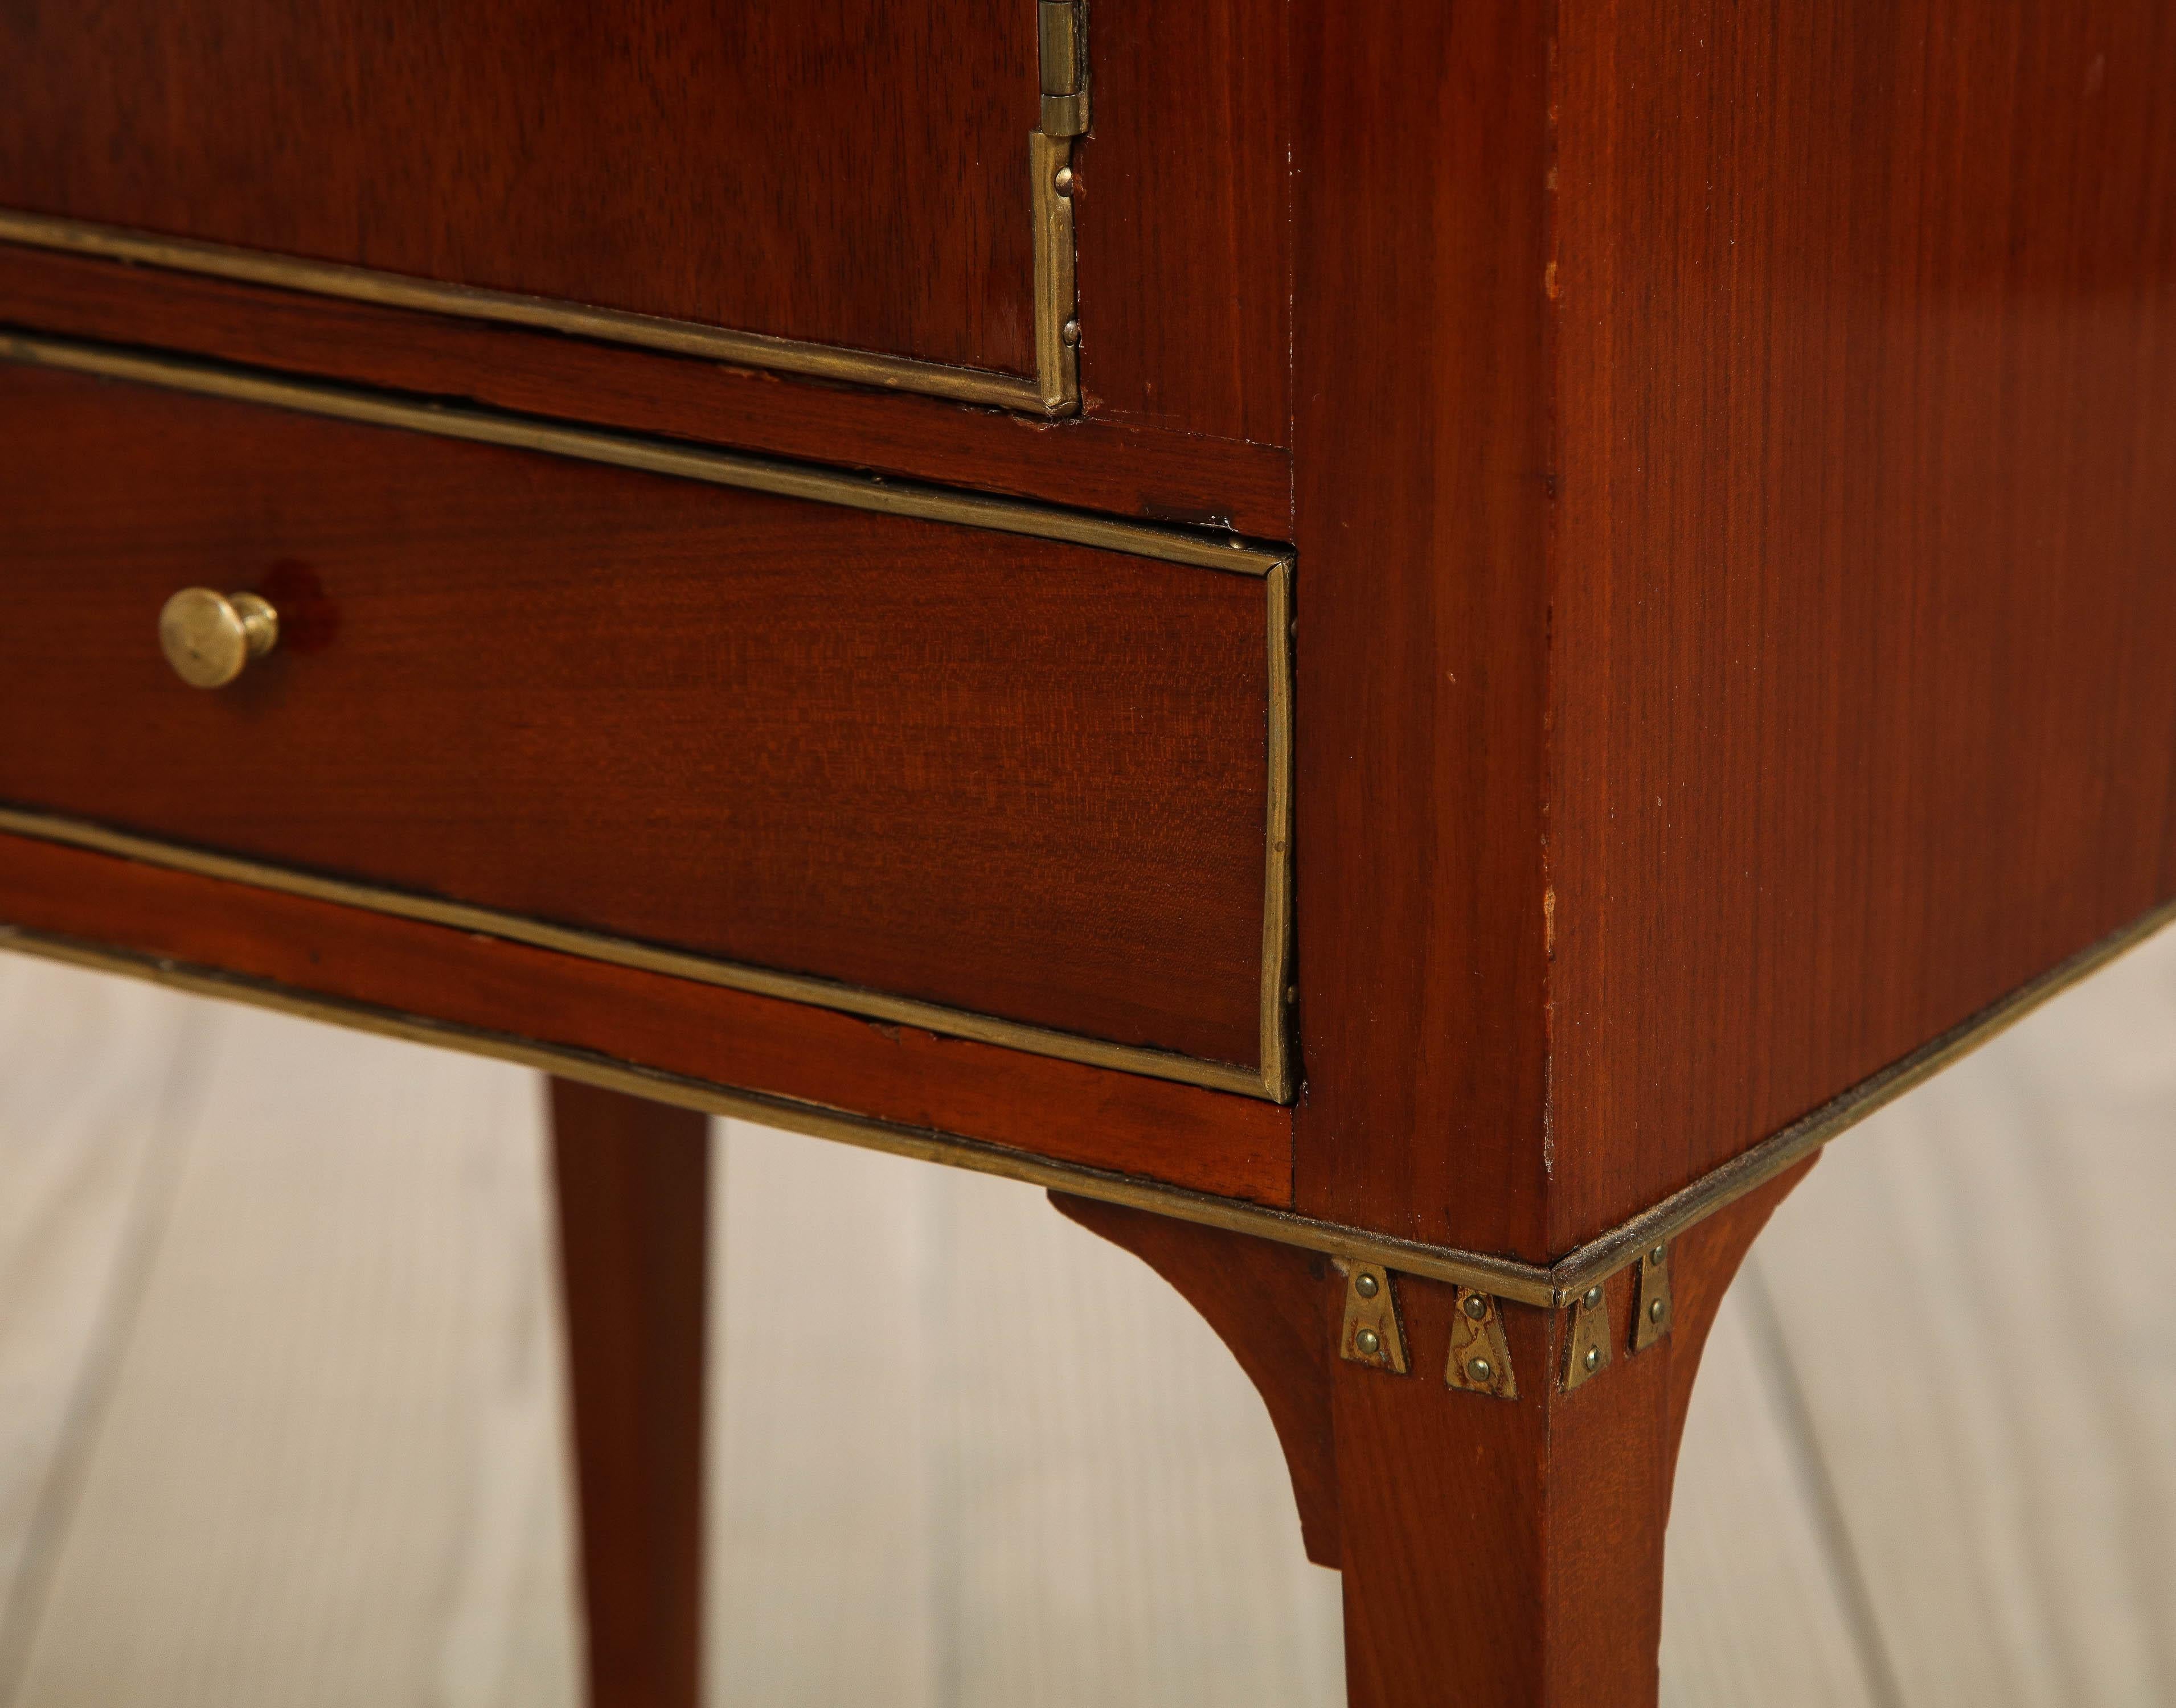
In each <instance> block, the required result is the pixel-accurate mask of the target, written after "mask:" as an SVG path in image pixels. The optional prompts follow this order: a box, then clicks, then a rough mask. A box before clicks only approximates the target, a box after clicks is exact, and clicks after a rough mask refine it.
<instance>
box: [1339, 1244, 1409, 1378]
mask: <svg viewBox="0 0 2176 1708" xmlns="http://www.w3.org/2000/svg"><path fill="white" fill-rule="evenodd" d="M1337 1355H1338V1357H1340V1358H1344V1359H1346V1360H1348V1361H1349V1362H1351V1363H1352V1364H1372V1365H1374V1367H1375V1368H1376V1369H1379V1370H1389V1371H1390V1372H1391V1374H1393V1375H1401V1376H1402V1375H1405V1373H1406V1337H1405V1334H1404V1332H1403V1331H1401V1328H1400V1326H1399V1324H1398V1295H1397V1294H1396V1293H1395V1292H1394V1291H1393V1290H1392V1288H1391V1282H1390V1271H1389V1270H1387V1269H1384V1268H1383V1267H1382V1266H1380V1265H1379V1264H1374V1263H1356V1264H1354V1265H1353V1266H1352V1267H1351V1268H1350V1269H1349V1270H1347V1271H1346V1275H1345V1320H1344V1322H1343V1324H1342V1326H1341V1327H1340V1328H1339V1330H1338V1331H1337Z"/></svg>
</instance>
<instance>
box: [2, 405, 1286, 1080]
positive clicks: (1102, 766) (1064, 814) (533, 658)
mask: <svg viewBox="0 0 2176 1708" xmlns="http://www.w3.org/2000/svg"><path fill="white" fill-rule="evenodd" d="M0 435H4V436H6V437H7V438H8V440H9V441H10V442H12V443H13V444H14V446H15V447H16V449H15V451H14V454H12V455H11V456H9V457H8V458H7V459H6V460H5V462H4V463H0V515H4V516H5V517H6V518H7V520H6V523H5V524H4V531H0V538H4V541H5V545H6V549H7V550H8V552H9V554H10V556H11V558H12V560H13V561H14V562H15V563H16V564H18V565H19V566H20V569H19V572H18V573H19V575H21V576H22V577H24V580H23V582H22V583H21V585H22V587H23V588H24V591H25V593H30V592H31V590H32V589H35V594H34V596H35V599H37V601H38V604H39V605H40V606H41V611H42V613H43V615H42V618H41V626H39V627H37V628H35V629H34V630H25V631H23V632H21V633H20V638H19V641H18V642H16V643H13V644H9V643H4V642H0V673H4V674H5V675H6V676H7V677H8V680H10V682H11V684H12V691H11V692H10V693H9V694H8V697H7V698H6V700H5V701H4V702H0V799H4V800H8V801H10V802H11V803H13V804H15V805H33V806H39V807H45V808H50V809H53V810H57V811H62V812H65V813H69V814H73V815H76V816H81V817H85V818H90V819H95V820H99V821H104V822H108V823H113V824H119V825H124V826H128V827H133V828H136V829H140V830H145V831H150V832H155V833H158V834H160V835H164V836H168V837H172V838H177V839H179V840H182V841H184V842H189V843H198V844H201V845H204V846H208V847H213V848H218V849H224V850H227V851H231V852H236V853H242V854H250V855H253V856H257V857H260V858H264V859H270V860H274V861H277V862H280V863H282V864H286V865H298V866H303V867H308V868H313V869H316V870H326V871H333V872H339V873H344V874H351V875H354V876H361V877H365V878H368V879H371V880H373V881H378V882H381V883H386V884H389V885H392V886H394V887H399V888H403V889H408V890H413V891H419V892H425V893H428V894H433V895H438V896H444V897H451V898H453V899H455V900H460V901H465V902H472V903H479V904H481V905H484V906H488V907H493V908H500V909H503V910H505V911H508V912H511V913H515V914H523V915H525V916H529V917H532V918H538V919H551V920H556V921H559V922H563V923H567V924H580V925H585V926H589V927H592V928H595V929H598V930H606V931H609V932H612V933H616V934H617V935H623V936H627V937H631V938H635V939H639V940H642V941H649V942H659V943H667V944H672V945H675V946H683V947H688V948H693V949H698V950H701V951H703V952H709V953H715V954H716V955H719V956H721V957H725V958H727V959H732V960H737V961H742V962H750V963H753V964H756V965H759V966H765V967H773V968H786V969H791V970H794V971H799V972H807V973H816V974H819V975H820V976H823V977H825V978H829V979H836V980H840V981H842V982H844V983H846V984H857V985H863V986H868V987H873V988H875V989H879V990H887V991H891V992H896V993H898V994H900V995H910V996H915V997H919V998H923V999H926V1000H931V1001H934V1002H939V1003H944V1004H946V1005H949V1006H953V1007H955V1008H961V1009H966V1010H970V1011H976V1012H981V1013H992V1014H998V1015H1002V1016H1004V1017H1009V1018H1013V1019H1017V1020H1024V1021H1029V1022H1035V1023H1037V1024H1041V1025H1045V1026H1049V1027H1053V1028H1058V1029H1060V1030H1064V1031H1068V1032H1077V1033H1089V1034H1092V1035H1094V1036H1097V1037H1102V1038H1112V1039H1116V1040H1118V1041H1120V1042H1124V1043H1133V1044H1151V1045H1154V1046H1157V1047H1160V1048H1163V1049H1172V1050H1177V1051H1179V1052H1181V1053H1183V1054H1185V1055H1194V1056H1200V1057H1206V1058H1212V1059H1216V1060H1225V1061H1236V1062H1243V1063H1248V1064H1251V1063H1254V1062H1256V1061H1258V1060H1259V1049H1260V1043H1259V1038H1260V1021H1259V1013H1260V1000H1261V999H1260V991H1261V970H1260V969H1261V954H1262V949H1261V939H1262V891H1263V866H1264V862H1265V827H1266V823H1267V810H1268V809H1267V800H1266V787H1267V784H1266V775H1267V763H1266V754H1265V706H1266V703H1267V697H1268V676H1269V667H1268V656H1269V655H1268V643H1267V637H1266V631H1265V620H1266V596H1265V592H1264V588H1263V585H1262V583H1261V581H1260V580H1259V578H1258V577H1251V576H1243V575H1233V574H1225V573H1220V572H1216V571H1212V570H1205V569H1199V568H1190V567H1181V566H1174V565H1169V564H1161V563H1155V562H1151V561H1146V560H1140V559H1134V558H1130V557H1127V556H1122V555H1119V554H1117V553H1113V552H1106V551H1096V550H1089V549H1087V548H1085V547H1080V546H1072V545H1059V544H1056V543H1053V542H1048V541H1039V540H1025V539H1023V538H1021V537H1020V536H1017V535H1009V534H996V533H992V532H988V531H985V530H981V529H963V528H958V527H952V526H947V525H944V524H939V523H928V522H921V521H916V520H911V519H906V518H893V517H880V516H876V515H873V514H871V513H869V512H863V511H857V510H851V509H847V508H845V507H840V506H836V505H828V504H817V503H809V502H800V501H795V500H788V499H780V498H773V497H770V496H763V495H759V494H754V493H748V492H737V491H727V490H724V489H721V488H716V487H711V486H706V485H701V484H699V483H694V482H689V481H684V480H668V479H666V478H663V477H661V476H656V475H647V474H633V473H629V472H628V471H625V470H620V469H607V468H604V467H601V466H598V465H596V464H582V463H577V462H571V461H566V460H563V459H559V458H547V457H540V456H536V455H533V454H529V453H520V452H514V451H507V450H502V449H499V448H498V447H488V446H476V445H467V444H461V443H458V442H450V441H446V440H440V439H435V438H432V437H430V436H425V435H422V434H414V433H405V432H396V431H386V430H383V429H378V428H369V427H359V426H352V425H349V424H346V423H342V422H335V421H328V420H318V419H314V418H311V417H307V416H300V415H290V414H287V413H285V412H282V411H279V410H274V409H260V408H254V407H251V406H247V405H242V404H227V403H222V402H216V401H212V400H209V399H200V398H192V397H187V396H182V395H180V394H177V393H166V392H161V391H158V390H156V389H153V388H135V387H119V386H112V385H106V384H101V383H100V382H94V381H90V380H85V379H83V378H80V377H73V376H66V375H56V374H47V373H41V372H39V371H34V370H25V369H20V368H18V369H13V370H8V371H0ZM305 583H307V584H310V585H313V586H314V587H315V588H319V589H321V592H313V593H310V594H307V595H305V594H302V593H301V592H296V594H295V595H294V599H295V604H294V606H293V614H294V615H295V616H296V621H294V622H293V623H291V631H292V632H291V640H290V643H289V645H288V646H287V647H286V648H284V649H283V650H282V651H281V652H280V653H275V654H274V655H273V656H272V657H271V658H269V659H267V660H266V661H265V662H264V664H262V665H261V666H258V667H256V668H255V669H253V670H252V671H251V672H250V673H249V674H248V675H246V676H244V677H243V679H242V680H240V681H239V682H237V683H235V684H234V685H232V686H231V687H228V688H226V689H222V690H220V691H218V692H216V693H203V692H199V691H193V690H191V689H188V688H187V687H184V686H182V685H181V684H180V683H179V682H178V681H177V680H175V679H174V677H173V676H172V675H171V672H170V671H169V670H167V668H166V664H165V663H164V662H163V660H162V659H160V656H159V653H158V650H157V645H156V621H157V615H158V611H159V608H160V605H161V604H163V603H164V601H165V599H166V597H167V595H168V594H171V592H173V591H174V590H175V589H177V588H182V587H187V586H189V585H191V584H210V585H213V586H215V587H220V588H235V587H263V588H265V589H266V590H267V591H268V592H269V593H272V594H274V596H275V601H279V600H285V599H288V598H289V594H288V592H287V591H286V590H285V589H286V588H288V586H289V585H290V584H293V585H294V586H295V587H296V588H301V587H302V586H303V585H304V584H305ZM305 606H307V609H308V610H310V611H311V612H313V614H315V613H319V612H322V613H323V614H324V621H323V622H318V621H315V620H314V615H313V620H312V621H311V623H310V625H309V632H307V634H306V633H305V632H304V627H303V626H302V618H301V616H300V615H299V614H300V612H301V611H302V610H303V609H304V608H305ZM46 625H50V627H47V626H46ZM53 632H58V633H63V634H65V635H67V636H68V637H69V644H68V646H67V647H65V648H57V647H55V646H53V645H52V644H51V641H50V638H49V637H50V635H51V634H52V633H53Z"/></svg>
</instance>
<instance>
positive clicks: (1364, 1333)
mask: <svg viewBox="0 0 2176 1708" xmlns="http://www.w3.org/2000/svg"><path fill="white" fill-rule="evenodd" d="M1352 1344H1353V1345H1354V1346H1355V1347H1358V1348H1359V1350H1360V1351H1361V1352H1362V1353H1363V1354H1365V1355H1366V1356H1367V1357H1368V1358H1373V1357H1374V1356H1375V1354H1376V1353H1379V1352H1380V1351H1381V1350H1382V1349H1383V1337H1382V1336H1380V1335H1379V1334H1377V1333H1376V1332H1375V1331H1374V1330H1373V1329H1372V1328H1363V1329H1362V1330H1361V1331H1360V1332H1359V1333H1357V1334H1356V1335H1354V1336H1353V1337H1352Z"/></svg>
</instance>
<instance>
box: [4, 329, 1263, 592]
mask: <svg viewBox="0 0 2176 1708" xmlns="http://www.w3.org/2000/svg"><path fill="white" fill-rule="evenodd" d="M0 361H17V362H24V363H26V364H28V365H30V366H34V367H45V368H57V369H60V370H63V371H66V372H68V373H79V374H92V375H95V376H97V377H100V378H101V379H114V380H130V381H133V382H135V383H137V384H139V385H147V386H163V387H165V388H167V389H168V390H170V391H179V392H190V393H195V394H196V395H198V396H199V397H208V398H225V399H229V400H231V401H232V402H236V403H244V404H264V405H266V406H267V407H269V408H272V409H295V410H298V411H300V412H301V413H302V414H304V415H324V416H329V417H330V418H331V419H333V420H341V421H359V422H362V423H363V424H364V425H365V426H374V427H398V428H401V429H404V430H405V431H410V432H416V433H435V434H438V436H440V437H442V438H448V439H465V440H470V441H472V442H476V443H478V444H485V445H506V446H510V447H513V448H514V449H516V450H522V451H541V452H542V453H545V454H546V455H547V456H553V457H573V458H578V459H579V460H580V461H583V462H586V463H608V464H612V466H613V467H615V468H620V469H638V470H640V471H641V472H642V473H644V474H670V475H673V476H675V477H677V478H678V479H680V480H702V481H706V482H708V483H709V484H710V485H713V486H737V487H740V488H742V489H743V490H745V491H751V492H772V493H777V494H779V495H781V496H785V497H788V498H808V499H813V500H814V501H815V502H818V503H819V504H843V505H846V506H848V507H851V508H853V509H857V510H873V511H876V512H879V513H880V514H883V515H886V516H911V517H917V518H921V519H922V520H924V521H930V522H953V523H959V524H960V526H962V527H966V528H987V529H994V530H996V531H997V532H998V533H1001V534H1028V535H1031V536H1033V537H1034V538H1036V539H1039V540H1064V541H1065V542H1067V543H1068V544H1069V545H1090V546H1094V547H1096V548H1097V549H1098V550H1104V551H1123V552H1129V553H1131V554H1132V555H1134V556H1137V557H1153V558H1157V559H1160V560H1161V561H1164V562H1167V563H1183V564H1190V565H1192V566H1194V567H1196V568H1199V569H1221V570H1229V571H1231V572H1233V573H1235V574H1240V575H1267V574H1268V573H1269V572H1270V567H1271V566H1273V565H1275V564H1280V563H1284V562H1286V561H1288V557H1287V554H1286V553H1284V552H1282V551H1278V550H1270V549H1265V548H1264V547H1261V546H1257V545H1250V544H1248V542H1247V541H1246V540H1242V539H1240V538H1239V537H1238V535H1237V534H1221V535H1219V534H1203V533H1200V532H1197V531H1189V530H1187V529H1178V528H1164V527H1159V526H1157V525H1156V523H1150V522H1122V521H1118V520H1117V519H1115V518H1111V517H1107V516H1097V515H1093V514H1091V513H1090V512H1085V511H1079V510H1056V509H1052V508H1049V507H1046V506H1041V505H1035V504H1030V503H1026V502H1023V501H1021V500H1020V499H1016V498H995V497H987V496H983V495H982V494H980V493H974V492H955V491H951V490H949V488H946V487H942V486H927V485H922V484H921V483H920V482H917V481H911V480H885V479H884V478H882V477H881V476H879V475H874V474H846V473H844V472H842V471H840V470H839V469H823V468H814V467H810V466H808V465H806V464H799V463H785V462H780V461H777V460H775V459H774V458H768V457H750V456H744V455H742V454H740V453H736V452H732V451H711V450H704V449H701V448H699V447H696V446H693V445H683V444H678V443H676V442H673V441H672V440H669V439H650V438H644V437H642V436H639V435H636V434H632V433H609V432H604V431H600V430H599V429H596V428H594V427H568V426H559V425H558V423H556V422H552V421H544V420H536V419H535V418H533V417H530V416H527V415H499V414H496V413H494V412H492V411H491V410H488V409H474V408H471V407H470V406H469V405H467V404H427V403H417V402H415V401H413V400H411V399H406V398H400V397H394V396H391V395H389V394H386V393H378V392H367V391H359V390H356V389H355V388H351V387H347V386H336V385H325V384H321V383H319V382H315V381H311V380H295V379H282V378H278V377H273V376H270V375H267V374H261V373H257V372H254V371H251V370H248V369H246V368H236V367H227V366H220V365H218V364H215V363H210V362H200V361H185V360H183V359H182V358H179V357H176V356H164V355H136V354H133V352H131V351H128V350H116V349H113V348H112V347H110V346H108V345H105V344H84V343H80V342H78V341H76V340H74V339H56V338H39V337H35V336H33V335H31V334H29V333H0Z"/></svg>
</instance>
